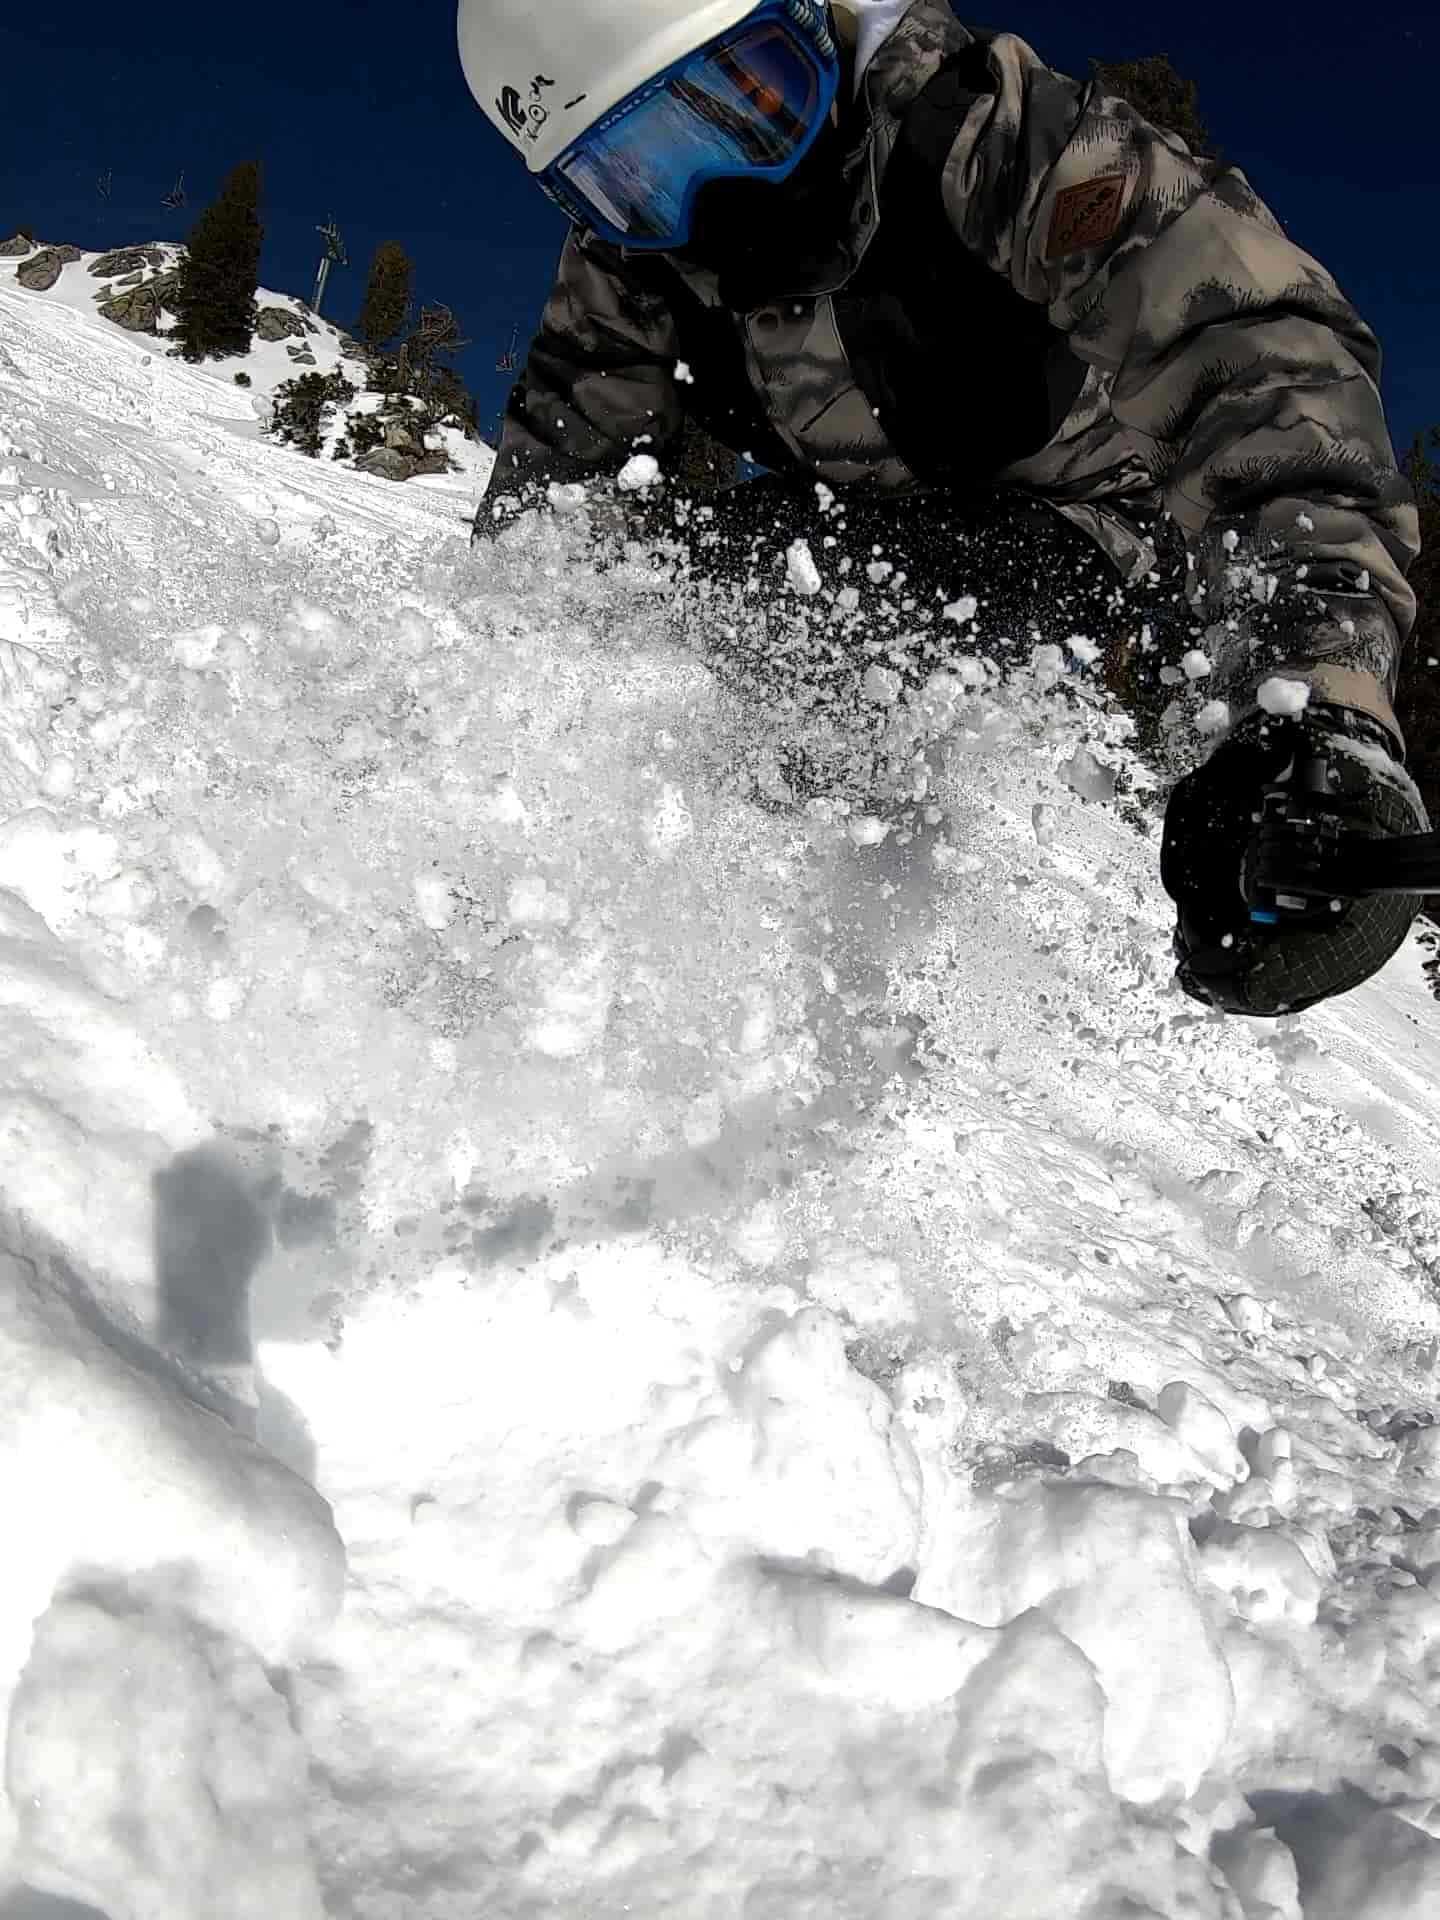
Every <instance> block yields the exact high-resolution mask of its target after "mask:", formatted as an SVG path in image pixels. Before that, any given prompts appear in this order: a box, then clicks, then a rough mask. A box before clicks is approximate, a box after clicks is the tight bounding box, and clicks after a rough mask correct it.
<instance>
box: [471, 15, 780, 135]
mask: <svg viewBox="0 0 1440 1920" xmlns="http://www.w3.org/2000/svg"><path fill="white" fill-rule="evenodd" d="M755 5H756V0H460V11H459V18H458V20H457V23H456V24H457V29H458V34H459V41H460V63H461V65H462V66H463V67H464V69H465V78H466V80H467V81H468V83H469V86H470V91H471V92H472V93H473V94H474V96H475V98H476V99H477V100H478V101H479V102H480V105H481V106H482V107H483V108H484V110H485V112H486V114H487V115H488V116H489V118H490V121H491V123H492V124H493V125H494V126H495V127H496V128H497V129H498V130H499V131H500V132H501V133H503V134H504V135H505V137H506V139H508V140H509V141H510V142H511V144H512V145H513V146H515V147H517V148H518V149H519V150H520V152H521V153H522V154H523V155H524V157H525V164H526V166H527V167H528V168H529V169H530V171H531V172H532V173H542V172H543V171H544V170H545V168H546V167H548V166H549V165H550V163H551V161H552V160H555V159H558V157H559V156H560V155H561V154H562V153H563V152H564V151H565V149H566V148H567V147H568V146H569V145H570V143H571V142H572V141H573V140H575V139H577V138H578V137H579V135H580V134H582V133H583V132H584V131H585V129H586V128H587V127H589V126H591V125H593V124H594V122H595V121H596V120H598V119H600V118H601V116H602V115H603V114H605V113H607V112H608V111H609V110H610V108H611V107H613V106H614V105H615V104H616V103H617V101H620V100H623V99H625V97H626V96H627V95H628V94H631V93H633V92H634V91H635V90H636V88H637V87H643V86H644V85H645V82H646V81H647V80H649V79H651V78H652V77H653V76H654V75H655V74H657V73H661V72H663V71H664V69H665V68H666V67H669V66H672V65H673V64H674V63H675V62H676V61H677V60H683V59H684V58H685V56H686V54H687V53H694V52H695V50H696V49H697V48H698V47H703V46H704V45H705V44H706V42H707V41H710V40H713V39H714V38H715V36H716V35H717V34H721V33H724V32H726V31H727V29H728V28H730V27H733V26H736V25H738V23H739V22H740V21H742V20H743V19H744V18H745V16H746V15H747V14H749V13H752V12H753V11H754V9H755Z"/></svg>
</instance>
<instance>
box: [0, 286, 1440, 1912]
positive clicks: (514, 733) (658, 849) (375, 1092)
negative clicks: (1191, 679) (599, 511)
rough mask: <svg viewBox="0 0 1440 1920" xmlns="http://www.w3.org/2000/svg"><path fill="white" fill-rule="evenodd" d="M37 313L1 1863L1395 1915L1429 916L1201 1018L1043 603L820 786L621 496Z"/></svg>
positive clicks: (136, 1880)
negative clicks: (422, 455) (506, 519)
mask: <svg viewBox="0 0 1440 1920" xmlns="http://www.w3.org/2000/svg"><path fill="white" fill-rule="evenodd" d="M66 271H67V274H70V273H73V271H74V269H67V270H66ZM64 283H65V282H64V276H62V281H61V283H60V284H61V285H62V286H63V285H64ZM0 337H3V342H4V353H3V355H0V417H3V420H4V426H3V428H0V433H3V436H4V437H3V444H0V692H3V698H0V1066H3V1073H0V1139H3V1142H4V1148H5V1151H4V1153H3V1154H0V1267H3V1274H0V1278H3V1287H4V1291H3V1296H0V1297H3V1299H4V1302H5V1305H4V1308H3V1313H0V1397H3V1405H4V1410H5V1417H4V1419H3V1421H0V1489H3V1491H4V1494H5V1514H6V1522H7V1524H6V1533H5V1549H6V1556H7V1557H6V1568H7V1575H6V1581H5V1583H4V1598H3V1601H0V1726H3V1727H4V1728H5V1738H6V1771H5V1776H4V1777H5V1781H6V1799H5V1801H4V1802H3V1803H0V1804H3V1807H4V1813H3V1815H0V1906H4V1907H7V1908H8V1907H12V1906H13V1907H15V1908H16V1910H18V1911H21V1912H23V1911H26V1910H27V1903H30V1904H34V1903H40V1904H41V1906H42V1910H43V1903H44V1902H46V1901H51V1902H53V1901H80V1902H83V1903H85V1904H86V1905H87V1906H89V1907H91V1908H93V1909H95V1910H98V1911H99V1912H102V1913H104V1914H106V1915H108V1916H109V1920H132V1916H133V1920H153V1917H154V1916H157V1915H160V1914H164V1915H165V1916H166V1920H192V1917H193V1920H201V1916H207V1917H208V1920H214V1916H217V1915H219V1916H223V1917H224V1920H248V1916H250V1915H252V1914H260V1913H261V1912H265V1913H280V1912H283V1913H286V1914H296V1915H307V1914H312V1913H314V1914H318V1913H320V1912H322V1911H329V1912H332V1913H337V1914H340V1913H343V1914H347V1915H354V1916H356V1920H369V1916H372V1915H373V1916H376V1917H377V1920H378V1916H380V1915H385V1916H387V1917H388V1916H391V1915H403V1916H405V1920H459V1917H460V1916H462V1915H465V1916H469V1915H473V1914H474V1913H475V1912H477V1911H482V1910H483V1911H484V1912H486V1913H487V1914H493V1915H495V1916H497V1917H498V1920H504V1917H505V1916H515V1920H519V1916H521V1915H532V1916H534V1915H550V1914H556V1915H558V1914H562V1913H565V1914H569V1913H575V1912H577V1911H583V1912H584V1913H585V1914H586V1915H593V1916H595V1917H596V1920H610V1917H611V1916H615V1917H616V1920H618V1916H620V1915H622V1914H624V1913H626V1912H643V1913H656V1914H659V1913H664V1914H667V1915H671V1914H673V1915H676V1916H680V1917H682V1920H683V1917H689V1916H694V1920H701V1917H702V1916H704V1917H705V1920H719V1916H735V1920H806V1916H814V1917H815V1920H820V1917H821V1916H824V1920H877V1916H884V1920H912V1917H913V1920H921V1916H924V1920H931V1916H933V1915H935V1914H937V1913H944V1914H948V1915H953V1916H956V1920H1111V1916H1115V1915H1118V1914H1121V1913H1126V1914H1132V1915H1137V1916H1139V1915H1146V1916H1151V1920H1182V1917H1183V1920H1275V1916H1276V1915H1279V1916H1281V1920H1330V1917H1331V1916H1336V1920H1338V1916H1339V1915H1341V1914H1344V1915H1346V1916H1347V1920H1357V1916H1358V1917H1359V1920H1392V1916H1397V1915H1399V1914H1400V1913H1402V1912H1405V1913H1407V1914H1408V1913H1411V1912H1422V1911H1425V1910H1426V1907H1427V1905H1433V1904H1434V1900H1435V1893H1436V1886H1437V1881H1436V1866H1435V1861H1436V1855H1437V1852H1440V1825H1437V1822H1436V1817H1435V1813H1434V1808H1435V1807H1436V1805H1437V1804H1440V1757H1437V1749H1436V1747H1435V1743H1434V1740H1433V1734H1432V1723H1433V1700H1434V1689H1435V1663H1436V1648H1437V1647H1440V1423H1437V1419H1436V1404H1435V1375H1436V1367H1437V1362H1440V1304H1437V1292H1436V1282H1437V1277H1440V1199H1437V1197H1436V1192H1435V1185H1434V1168H1435V1165H1436V1150H1437V1145H1440V1122H1437V1114H1436V1103H1435V1100H1434V1088H1435V1080H1436V1072H1435V1066H1436V1062H1435V1052H1434V1048H1433V1045H1432V1043H1431V1042H1430V1040H1429V1038H1428V1037H1427V1036H1428V1035H1429V1034H1430V1033H1431V1032H1432V1031H1433V1021H1432V1020H1431V1019H1430V1014H1431V1013H1432V1011H1433V1003H1432V1002H1431V1001H1430V1000H1429V998H1428V995H1427V992H1426V988H1425V983H1424V979H1423V976H1422V973H1421V969H1420V964H1419V954H1418V950H1417V949H1416V948H1414V947H1410V948H1407V949H1406V950H1405V951H1404V952H1402V953H1401V954H1400V955H1398V956H1397V957H1396V959H1395V960H1394V962H1392V964H1391V966H1390V967H1389V968H1388V969H1387V970H1386V972H1385V974H1384V975H1383V976H1382V977H1381V978H1380V979H1379V980H1378V981H1376V982H1375V983H1372V984H1371V985H1370V986H1368V987H1367V988H1366V989H1365V990H1364V991H1363V992H1361V993H1358V994H1356V995H1354V996H1352V997H1351V998H1350V999H1348V1000H1347V1001H1346V1002H1344V1003H1343V1004H1341V1005H1339V1006H1332V1007H1328V1008H1326V1009H1324V1010H1323V1011H1321V1012H1320V1013H1318V1014H1316V1015H1314V1016H1307V1017H1306V1018H1304V1019H1303V1020H1292V1021H1279V1022H1254V1023H1239V1022H1233V1023H1225V1022H1223V1021H1221V1020H1219V1019H1217V1018H1214V1017H1211V1016H1209V1015H1206V1014H1204V1013H1202V1012H1200V1011H1199V1010H1197V1009H1195V1008H1194V1007H1193V1006H1192V1005H1190V1004H1189V1003H1188V1002H1185V1001H1184V1000H1183V999H1181V998H1180V997H1179V996H1178V995H1177V994H1176V993H1175V991H1174V989H1173V987H1172V985H1171V981H1170V973H1171V962H1170V956H1169V951H1168V919H1169V915H1168V907H1167V903H1166V902H1165V900H1164V899H1163V896H1162V895H1161V893H1160V890H1159V885H1158V880H1157V877H1156V873H1155V865H1156V844H1157V832H1156V827H1155V822H1154V818H1153V814H1151V813H1149V812H1147V811H1146V809H1145V807H1144V805H1143V804H1142V801H1143V795H1144V793H1145V790H1146V785H1147V776H1146V775H1145V772H1144V770H1143V769H1142V768H1140V767H1138V766H1137V765H1136V763H1135V761H1134V759H1133V757H1132V755H1131V753H1130V748H1129V744H1128V728H1127V725H1126V723H1125V722H1124V720H1123V718H1121V717H1120V716H1118V715H1117V714H1115V713H1113V712H1112V711H1111V710H1110V709H1109V707H1108V706H1107V704H1106V702H1105V700H1104V698H1103V697H1102V696H1101V694H1100V693H1099V692H1098V690H1097V689H1096V686H1095V684H1094V673H1093V663H1092V662H1089V661H1088V660H1087V659H1086V657H1085V650H1084V649H1083V648H1081V649H1079V650H1076V649H1075V648H1073V647H1071V648H1070V649H1069V650H1068V652H1067V649H1066V646H1065V641H1066V639H1067V636H1065V635H1063V634H1057V635H1056V636H1055V637H1054V639H1053V641H1051V642H1048V643H1046V644H1044V645H1042V646H1040V647H1037V649H1036V650H1035V653H1034V655H1033V657H1032V658H1031V660H1030V661H1029V662H1028V663H1026V664H1023V665H1021V666H1018V667H1016V668H1015V669H1014V670H1013V671H1011V672H1009V673H1008V674H1006V675H1005V676H1003V677H1002V676H1001V674H1000V673H999V672H998V671H997V670H996V669H995V668H994V667H993V666H991V665H989V664H987V661H986V658H985V644H986V638H987V636H986V633H985V631H984V622H983V619H982V618H981V617H980V616H979V615H978V614H977V612H976V610H975V608H973V607H972V608H971V609H970V610H969V612H968V613H967V615H966V618H965V621H964V624H963V632H962V630H961V626H960V623H959V621H958V618H952V621H951V625H952V627H954V628H955V633H956V639H957V643H959V644H963V645H964V647H965V648H966V650H967V652H966V655H965V656H964V657H963V658H957V659H956V660H955V661H954V662H953V663H952V664H951V666H950V667H949V669H948V670H947V671H946V672H943V673H939V674H936V675H935V676H934V677H933V678H932V679H931V680H930V681H929V682H928V683H927V684H926V685H925V686H924V687H923V688H921V689H920V690H919V691H918V692H916V691H914V690H912V689H909V688H907V686H906V684H905V682H904V679H903V677H902V675H901V674H900V673H899V671H898V670H897V671H894V672H892V671H891V668H890V666H887V665H886V664H884V663H883V662H882V661H879V660H876V661H871V662H869V665H870V666H871V667H872V668H873V669H874V673H873V675H872V677H870V678H869V679H868V680H867V681H866V697H865V698H863V699H862V700H861V701H860V702H859V703H858V705H857V710H856V713H855V715H854V716H853V724H852V723H850V722H847V723H846V724H845V725H844V726H838V727H837V729H836V730H832V735H831V737H830V738H829V740H828V748H829V750H831V753H832V759H833V760H834V762H835V764H841V763H843V772H844V775H845V777H844V778H843V779H839V780H837V781H836V782H834V783H833V784H831V785H826V784H825V783H824V782H823V781H822V782H821V783H820V789H819V790H818V791H816V792H815V793H814V794H813V795H812V797H811V798H810V799H809V800H808V801H807V800H805V799H803V798H799V799H797V798H796V795H795V790H794V787H793V785H792V783H791V781H790V779H789V777H788V775H787V774H786V769H793V767H794V765H795V762H796V758H797V751H798V748H799V747H801V746H804V745H806V744H807V742H805V741H803V740H801V741H799V742H797V739H796V734H795V729H796V728H797V726H799V725H800V718H797V714H798V703H794V704H792V705H786V703H783V702H780V703H777V704H776V705H775V706H774V707H773V708H772V707H763V708H757V707H756V706H755V705H754V704H752V703H748V702H747V701H746V700H745V699H744V698H743V697H742V696H741V695H740V694H739V693H737V692H736V691H734V690H733V689H728V688H727V687H726V686H725V685H723V684H722V683H721V682H720V681H719V680H717V678H716V677H715V676H713V675H712V674H711V673H710V672H709V671H708V670H707V669H706V667H705V666H704V665H703V664H702V654H703V650H704V643H705V641H706V640H707V639H708V638H709V637H710V636H708V635H707V634H706V633H705V632H704V630H703V629H702V628H700V627H699V625H698V622H699V620H700V619H701V615H700V614H698V613H697V611H696V608H695V605H694V603H693V602H691V601H689V600H687V599H686V597H685V596H684V595H683V594H681V593H680V592H678V591H677V589H676V585H675V582H674V581H673V580H672V579H671V578H670V576H669V575H668V574H667V572H666V570H665V567H664V565H663V564H662V563H661V562H660V561H659V560H658V559H651V558H649V557H647V556H644V555H637V554H633V553H632V554H631V555H630V556H628V557H627V558H625V559H624V560H617V561H616V563H615V564H614V565H613V566H611V567H610V568H609V569H608V570H607V571H605V572H602V573H597V572H595V571H594V570H593V568H591V567H590V566H589V565H588V564H587V559H586V556H587V549H586V547H585V544H584V539H585V535H584V527H583V517H584V516H583V512H581V511H580V510H579V508H576V510H575V511H572V512H569V513H565V514H557V515H554V516H551V517H549V518H547V519H544V520H534V519H527V520H523V521H521V522H520V523H518V524H516V525H514V526H512V527H511V528H509V529H508V530H507V531H506V532H505V533H504V534H503V535H502V536H501V537H500V538H499V540H498V541H497V542H496V543H495V544H494V545H493V546H490V547H487V548H486V549H484V550H483V551H480V552H472V551H471V550H470V548H469V545H468V541H467V537H466V534H467V517H468V513H469V511H470V510H471V509H472V507H473V489H471V488H470V487H468V486H467V485H466V484H463V483H462V478H459V477H455V476H451V477H449V478H447V479H445V480H435V481H426V482H423V483H414V484H412V485H410V486H407V487H404V488H396V487H392V486H390V485H388V484H387V483H384V482H381V481H377V480H370V479H367V478H365V477H364V476H359V475H355V474H353V473H348V472H344V471H341V470H339V469H337V468H336V467H335V465H334V464H333V463H331V464H323V465H322V464H320V463H313V462H308V461H303V460H300V459H297V458H296V457H294V456H292V455H289V454H287V453H285V452H283V451H282V450H279V449H277V448H275V447H273V446H270V445H267V444H264V443H262V442H261V441H260V440H259V439H258V438H257V437H256V436H255V434H254V432H253V427H254V419H253V415H251V414H250V412H249V405H250V403H249V401H248V399H247V398H246V397H245V396H244V395H243V393H241V392H240V391H239V390H236V389H235V388H234V387H233V385H228V386H227V385H226V384H225V383H224V382H223V381H222V380H220V379H219V378H217V376H216V374H215V373H214V372H213V371H209V370H206V369H193V368H188V367H186V366H184V365H183V364H181V363H179V362H178V361H173V360H168V359H166V358H165V357H164V356H163V355H159V356H157V355H156V354H155V353H154V352H153V349H151V348H150V347H147V345H146V343H145V342H143V341H141V340H137V339H133V338H130V337H127V336H126V335H124V334H122V333H120V332H118V331H116V330H115V329H114V328H113V327H110V326H108V325H107V324H106V323H104V322H101V321H99V320H98V319H96V317H95V316H94V314H93V312H91V311H89V310H88V309H85V308H83V307H82V306H80V305H78V304H77V303H76V302H74V301H69V300H67V299H66V298H63V297H62V298H59V299H46V298H44V297H40V296H32V295H30V294H28V293H24V292H21V291H19V290H16V289H14V288H13V287H11V286H9V285H6V284H0ZM880 564H883V556H881V557H880V558H879V559H878V560H877V565H880ZM787 581H788V583H789V585H790V586H792V587H794V586H795V584H796V580H795V564H794V561H793V559H792V560H791V561H790V562H789V563H788V565H787V559H786V556H785V555H784V554H783V553H781V554H778V555H777V556H776V566H775V571H774V577H773V580H771V581H770V582H768V583H767V584H768V585H769V586H771V587H773V589H774V593H773V596H771V597H772V598H773V601H774V603H775V605H776V606H778V607H780V608H782V609H784V610H785V611H784V616H783V617H784V618H786V619H793V620H794V621H796V622H800V623H804V622H806V621H808V620H810V619H812V618H818V617H820V616H819V613H818V612H817V607H819V606H821V604H822V603H823V597H824V596H823V592H822V593H819V594H815V595H812V594H810V593H808V592H806V591H804V590H803V589H804V586H805V584H806V581H805V579H804V578H803V577H802V578H801V579H800V581H799V590H795V591H790V592H787V591H786V586H787ZM822 586H823V583H822ZM952 611H953V610H952ZM802 717H803V716H802ZM847 727H848V728H849V731H848V732H847V731H846V728H847ZM342 1543H343V1544H342ZM342 1594H343V1605H340V1601H341V1599H342Z"/></svg>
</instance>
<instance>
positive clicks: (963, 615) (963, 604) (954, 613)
mask: <svg viewBox="0 0 1440 1920" xmlns="http://www.w3.org/2000/svg"><path fill="white" fill-rule="evenodd" d="M979 609H980V602H979V601H978V600H977V599H976V598H975V596H974V594H973V593H962V594H961V596H960V598H959V599H958V600H952V601H951V602H950V604H949V605H948V606H947V607H946V609H945V618H946V619H947V620H953V621H954V622H955V624H956V626H957V627H963V626H964V625H965V622H966V621H967V620H973V619H974V618H975V615H976V614H977V612H978V611H979Z"/></svg>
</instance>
